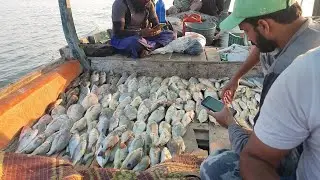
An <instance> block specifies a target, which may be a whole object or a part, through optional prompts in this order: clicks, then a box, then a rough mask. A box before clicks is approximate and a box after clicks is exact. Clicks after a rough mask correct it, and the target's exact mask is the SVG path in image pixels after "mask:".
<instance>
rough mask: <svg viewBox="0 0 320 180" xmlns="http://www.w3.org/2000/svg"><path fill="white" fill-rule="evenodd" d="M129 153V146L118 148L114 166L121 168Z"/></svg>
mask: <svg viewBox="0 0 320 180" xmlns="http://www.w3.org/2000/svg"><path fill="white" fill-rule="evenodd" d="M128 154H129V151H128V147H124V148H118V149H117V151H116V154H115V158H114V161H113V164H114V168H116V169H119V168H121V165H122V163H123V161H124V160H125V159H126V157H127V156H128Z"/></svg>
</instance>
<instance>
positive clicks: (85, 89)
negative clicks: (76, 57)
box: [78, 83, 90, 104]
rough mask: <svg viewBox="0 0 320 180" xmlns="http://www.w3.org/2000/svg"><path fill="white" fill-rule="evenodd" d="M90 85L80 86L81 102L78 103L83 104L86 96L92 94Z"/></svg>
mask: <svg viewBox="0 0 320 180" xmlns="http://www.w3.org/2000/svg"><path fill="white" fill-rule="evenodd" d="M89 86H90V84H89V83H88V84H85V85H83V84H81V85H80V95H79V100H78V103H79V104H81V103H82V101H83V100H84V98H85V97H86V96H88V94H89V93H90V88H89Z"/></svg>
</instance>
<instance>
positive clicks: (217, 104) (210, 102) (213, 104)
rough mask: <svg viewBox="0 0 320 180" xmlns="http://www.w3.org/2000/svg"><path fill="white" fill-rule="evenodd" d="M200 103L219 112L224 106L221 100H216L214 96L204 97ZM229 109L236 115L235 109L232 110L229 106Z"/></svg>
mask: <svg viewBox="0 0 320 180" xmlns="http://www.w3.org/2000/svg"><path fill="white" fill-rule="evenodd" d="M201 105H202V106H204V107H206V108H207V109H210V110H211V111H213V112H219V111H221V110H222V109H223V107H224V104H223V103H222V102H221V101H219V100H217V99H215V98H213V97H211V96H208V97H206V98H205V99H204V100H203V101H202V102H201ZM229 109H230V111H231V113H232V115H233V116H234V115H236V113H237V111H236V110H234V109H233V108H229Z"/></svg>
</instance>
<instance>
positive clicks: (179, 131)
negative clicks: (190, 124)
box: [172, 122, 187, 137]
mask: <svg viewBox="0 0 320 180" xmlns="http://www.w3.org/2000/svg"><path fill="white" fill-rule="evenodd" d="M186 131H187V130H186V128H185V126H184V125H183V124H182V123H181V122H177V123H176V124H174V125H173V126H172V136H173V137H178V136H181V137H182V136H183V135H184V134H185V133H186Z"/></svg>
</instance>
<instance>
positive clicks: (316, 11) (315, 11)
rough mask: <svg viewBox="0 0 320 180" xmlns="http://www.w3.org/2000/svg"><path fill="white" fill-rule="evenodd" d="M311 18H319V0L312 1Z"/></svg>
mask: <svg viewBox="0 0 320 180" xmlns="http://www.w3.org/2000/svg"><path fill="white" fill-rule="evenodd" d="M312 15H313V16H320V0H314V6H313V14H312Z"/></svg>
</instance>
